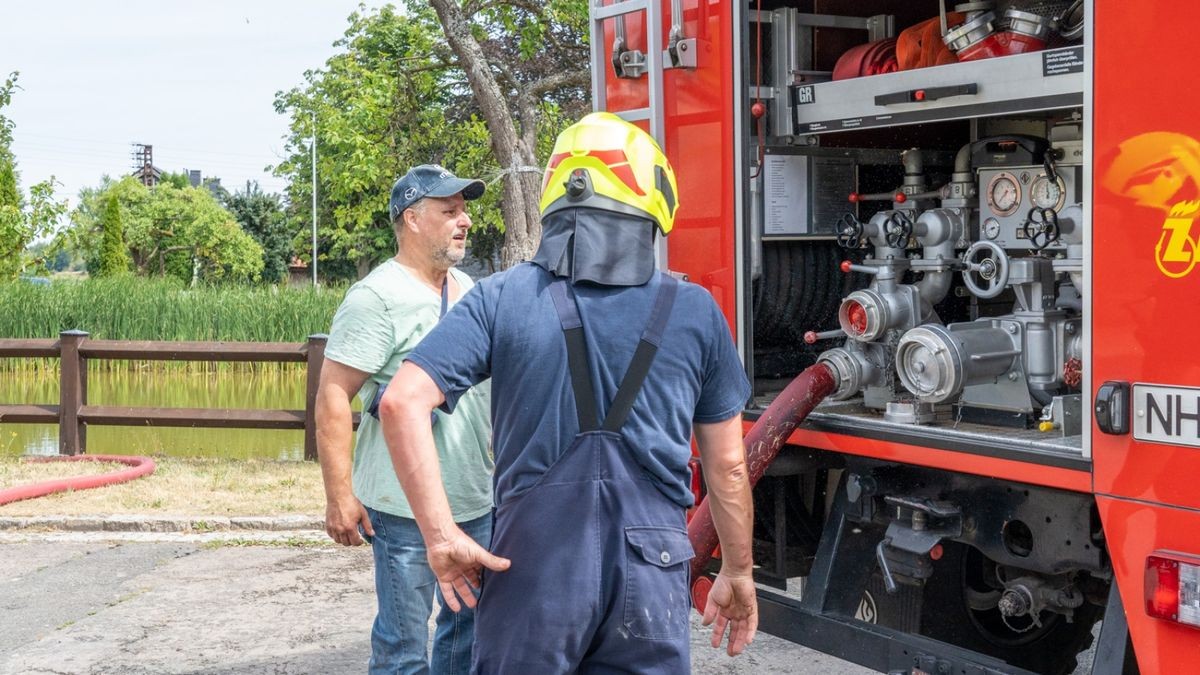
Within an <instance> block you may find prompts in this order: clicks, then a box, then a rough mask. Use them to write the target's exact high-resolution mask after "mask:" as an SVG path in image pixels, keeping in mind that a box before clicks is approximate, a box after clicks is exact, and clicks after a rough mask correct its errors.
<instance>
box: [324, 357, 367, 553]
mask: <svg viewBox="0 0 1200 675" xmlns="http://www.w3.org/2000/svg"><path fill="white" fill-rule="evenodd" d="M367 377H369V375H368V374H367V373H364V372H362V371H361V370H356V369H354V368H351V367H350V366H347V365H344V364H341V363H338V362H337V361H332V360H330V359H325V362H324V363H323V364H322V365H321V381H320V383H319V384H318V386H317V404H316V411H315V412H316V420H317V456H318V458H319V459H320V460H321V478H322V479H323V480H324V481H325V531H326V532H327V533H328V534H329V537H330V538H331V539H333V540H334V541H336V542H338V543H339V544H344V545H346V546H358V545H359V544H362V543H363V541H362V538H361V537H360V536H359V535H358V528H359V526H360V525H361V526H362V528H363V530H364V531H365V532H366V533H367V534H368V535H370V536H374V535H375V530H374V528H372V527H371V520H370V518H368V517H367V511H366V509H364V508H363V505H362V503H361V502H359V501H358V498H357V497H355V496H354V489H353V487H352V486H351V482H350V468H351V455H352V453H351V450H352V448H351V439H352V438H353V433H354V428H353V427H354V425H353V421H352V420H353V417H352V412H351V409H350V401H351V400H352V399H353V398H354V395H355V394H357V393H358V390H359V389H360V388H362V385H363V383H364V382H366V381H367Z"/></svg>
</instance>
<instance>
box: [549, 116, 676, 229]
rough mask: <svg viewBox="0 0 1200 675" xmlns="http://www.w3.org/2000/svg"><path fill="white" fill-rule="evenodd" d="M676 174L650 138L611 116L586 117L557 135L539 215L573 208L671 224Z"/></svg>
mask: <svg viewBox="0 0 1200 675" xmlns="http://www.w3.org/2000/svg"><path fill="white" fill-rule="evenodd" d="M677 194H678V191H677V189H676V183H675V171H674V170H672V169H671V164H670V162H668V161H667V157H666V155H664V154H663V152H662V150H661V149H659V147H658V143H656V142H655V141H654V139H653V138H651V136H650V134H648V133H646V132H645V131H642V130H641V129H640V128H638V127H636V126H634V125H632V124H630V123H629V122H626V121H625V120H623V119H621V118H620V117H617V116H616V115H614V114H612V113H607V112H597V113H591V114H590V115H587V116H586V117H584V118H583V119H581V120H579V121H578V122H576V123H575V124H573V125H571V126H569V127H567V128H566V129H565V130H563V132H562V133H561V134H559V135H558V140H557V141H556V142H555V143H554V151H553V153H552V154H551V155H550V161H549V162H548V163H547V164H546V176H545V178H544V180H543V181H542V201H541V204H540V208H541V211H542V216H543V217H545V216H546V215H548V214H550V213H553V212H555V211H558V210H561V209H567V208H574V207H587V208H594V209H601V210H606V211H616V212H618V213H624V214H628V215H633V216H641V217H644V218H649V219H651V220H653V221H654V222H656V223H658V229H659V231H660V232H662V233H663V235H667V234H669V233H670V232H671V228H672V227H673V226H674V225H675V211H676V209H678V208H679V201H678V199H677V197H676V195H677Z"/></svg>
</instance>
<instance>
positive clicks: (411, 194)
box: [404, 187, 417, 201]
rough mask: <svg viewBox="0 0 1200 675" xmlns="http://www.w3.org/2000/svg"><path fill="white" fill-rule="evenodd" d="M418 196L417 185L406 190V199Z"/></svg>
mask: <svg viewBox="0 0 1200 675" xmlns="http://www.w3.org/2000/svg"><path fill="white" fill-rule="evenodd" d="M416 196H417V188H415V187H410V188H408V189H407V190H405V191H404V200H405V201H408V200H409V199H412V198H413V197H416Z"/></svg>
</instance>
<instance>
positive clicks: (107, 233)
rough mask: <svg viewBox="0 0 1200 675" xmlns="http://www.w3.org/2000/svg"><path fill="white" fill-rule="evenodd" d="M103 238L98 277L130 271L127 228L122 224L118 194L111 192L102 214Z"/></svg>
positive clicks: (101, 227) (97, 271)
mask: <svg viewBox="0 0 1200 675" xmlns="http://www.w3.org/2000/svg"><path fill="white" fill-rule="evenodd" d="M100 229H101V232H102V233H103V234H102V240H101V244H100V265H99V267H98V268H97V270H96V276H98V277H113V276H118V275H121V274H128V273H129V252H128V251H126V250H125V230H124V227H123V226H122V225H121V205H120V204H119V203H117V196H116V195H115V194H110V195H109V196H108V199H106V200H105V201H104V212H103V213H102V214H101V216H100Z"/></svg>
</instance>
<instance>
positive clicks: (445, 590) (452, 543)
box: [379, 361, 509, 612]
mask: <svg viewBox="0 0 1200 675" xmlns="http://www.w3.org/2000/svg"><path fill="white" fill-rule="evenodd" d="M445 400H446V399H445V397H444V396H443V395H442V391H441V390H440V389H438V386H437V383H435V382H434V381H433V379H432V378H430V377H429V375H428V374H427V373H426V372H425V371H424V370H422V369H421V368H420V367H418V366H416V365H413V364H412V363H410V362H407V361H406V362H404V364H402V365H401V366H400V369H399V370H398V371H396V375H395V377H393V378H392V381H391V383H390V384H389V385H388V388H387V391H385V392H384V394H383V399H382V400H381V401H380V402H379V418H380V421H381V422H382V423H383V437H384V439H385V440H387V445H388V451H389V452H390V453H391V455H392V465H393V466H394V467H395V468H396V477H397V478H398V479H399V480H400V486H401V487H402V488H404V496H405V497H406V498H407V499H408V505H409V507H411V508H412V511H413V517H414V518H416V520H417V525H418V527H420V528H421V537H422V538H423V539H424V540H425V548H426V555H427V556H428V558H429V566H430V568H432V569H433V573H434V575H436V576H437V579H438V583H439V584H440V585H441V589H442V596H443V597H445V598H446V605H447V606H448V607H449V608H450V609H452V610H453V611H456V612H457V611H458V610H459V609H461V605H460V604H459V601H458V598H461V599H462V602H463V603H465V604H466V605H467V606H468V607H474V606H475V595H474V594H473V593H472V591H473V590H474V589H477V588H478V587H479V578H480V567H481V566H486V567H488V568H489V569H492V570H495V571H503V570H506V569H508V565H509V561H507V560H505V559H503V558H497V557H496V556H493V555H492V554H490V553H488V552H487V551H486V550H485V549H484V548H483V547H481V546H480V545H479V544H477V543H475V540H474V539H471V538H470V537H469V536H467V534H466V533H464V532H463V531H462V530H461V529H460V528H459V527H458V525H456V524H455V523H454V515H453V513H452V512H451V510H450V502H449V500H448V499H447V498H446V489H445V487H444V486H443V485H442V471H441V466H440V465H439V463H438V456H437V447H436V446H435V445H434V443H433V426H432V424H431V423H430V418H429V415H430V413H431V412H432V411H433V409H434V408H436V407H437V406H439V405H441V404H442V402H443V401H445ZM456 593H457V594H458V598H455V594H456Z"/></svg>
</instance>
